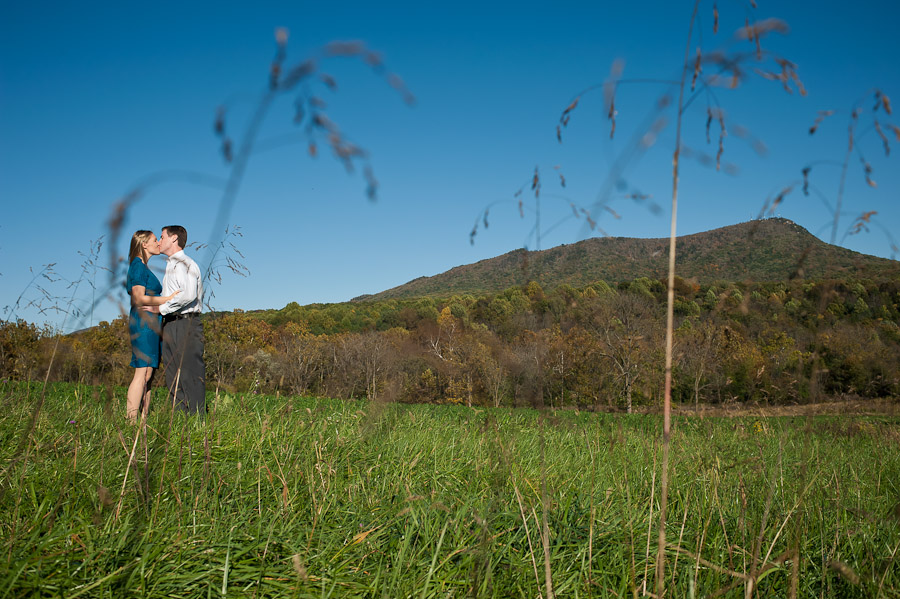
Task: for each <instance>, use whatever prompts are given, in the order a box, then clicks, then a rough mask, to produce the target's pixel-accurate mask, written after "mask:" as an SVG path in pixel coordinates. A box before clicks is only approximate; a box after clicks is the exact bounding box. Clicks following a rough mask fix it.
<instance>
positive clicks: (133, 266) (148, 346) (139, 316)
mask: <svg viewBox="0 0 900 599" xmlns="http://www.w3.org/2000/svg"><path fill="white" fill-rule="evenodd" d="M158 254H159V241H157V239H156V235H154V234H153V232H151V231H144V230H141V231H136V232H135V234H134V235H132V236H131V249H130V250H129V251H128V261H129V266H128V278H127V279H126V281H125V288H126V289H127V290H128V294H129V295H130V296H131V313H130V314H129V317H128V331H129V332H130V333H131V366H133V367H134V378H133V379H132V380H131V384H130V385H129V386H128V395H127V399H126V414H127V416H128V418H129V419H130V420H131V421H136V420H137V416H138V411H141V413H142V415H143V416H146V415H147V409H148V408H149V407H150V380H151V379H152V378H153V369H154V368H157V367H158V366H159V335H160V332H161V331H162V317H161V316H160V315H159V306H161V305H163V304H164V303H166V302H167V301H169V300H170V299H172V298H173V297H175V296H176V295H177V294H178V293H179V292H178V291H176V292H175V293H173V294H172V295H169V296H166V297H159V294H160V293H161V292H162V284H161V283H160V282H159V279H158V278H156V275H155V274H153V273H152V272H151V271H150V269H149V268H148V267H147V260H149V259H150V256H156V255H158ZM142 400H143V410H141V403H142Z"/></svg>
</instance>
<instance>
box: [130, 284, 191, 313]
mask: <svg viewBox="0 0 900 599" xmlns="http://www.w3.org/2000/svg"><path fill="white" fill-rule="evenodd" d="M179 293H181V290H176V291H175V293H173V294H172V295H166V296H159V295H147V289H146V288H145V287H144V286H143V285H135V286H133V287H132V288H131V304H132V305H133V306H137V307H138V308H144V307H147V306H162V305H163V304H164V303H166V302H167V301H169V300H170V299H172V298H173V297H175V296H176V295H178V294H179Z"/></svg>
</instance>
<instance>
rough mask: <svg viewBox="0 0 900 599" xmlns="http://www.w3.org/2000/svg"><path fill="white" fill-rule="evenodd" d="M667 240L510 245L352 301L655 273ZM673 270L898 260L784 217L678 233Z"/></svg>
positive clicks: (773, 271) (765, 272) (879, 273)
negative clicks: (829, 239) (828, 238)
mask: <svg viewBox="0 0 900 599" xmlns="http://www.w3.org/2000/svg"><path fill="white" fill-rule="evenodd" d="M668 247H669V241H668V239H635V238H625V237H595V238H591V239H586V240H584V241H579V242H577V243H573V244H569V245H561V246H558V247H555V248H551V249H548V250H543V251H540V252H530V251H527V250H515V251H512V252H509V253H507V254H504V255H502V256H498V257H496V258H490V259H487V260H481V261H480V262H476V263H474V264H468V265H464V266H457V267H456V268H452V269H450V270H448V271H446V272H443V273H441V274H438V275H435V276H432V277H419V278H418V279H413V280H412V281H410V282H408V283H406V284H404V285H400V286H399V287H394V288H393V289H388V290H386V291H382V292H380V293H377V294H374V295H366V296H362V297H359V298H355V300H378V299H401V298H412V297H423V296H434V297H450V296H452V295H458V294H464V293H471V294H482V293H491V292H499V291H502V290H504V289H507V288H509V287H512V286H515V285H522V284H525V283H527V282H528V281H530V280H536V281H538V282H539V283H540V284H541V286H543V287H545V288H548V289H552V288H554V287H556V286H558V285H562V284H568V285H572V286H574V287H578V286H584V285H588V284H590V283H593V282H595V281H597V280H600V279H602V280H604V281H607V282H609V283H613V282H618V281H622V280H632V279H636V278H639V277H649V278H656V279H662V278H665V277H666V272H667V266H668ZM677 260H678V262H677V274H678V276H680V277H682V278H684V279H696V280H697V281H698V282H699V283H710V282H714V281H778V280H787V279H790V278H795V277H802V278H808V279H831V278H833V279H845V278H848V277H852V278H873V279H881V278H900V262H898V261H896V260H888V259H886V258H878V257H875V256H868V255H865V254H860V253H858V252H854V251H851V250H848V249H845V248H841V247H837V246H833V245H830V244H827V243H825V242H823V241H821V240H820V239H818V238H817V237H815V236H814V235H812V234H811V233H809V231H807V230H806V229H804V228H803V227H801V226H800V225H797V224H795V223H793V222H791V221H789V220H787V219H782V218H770V219H765V220H756V221H750V222H746V223H741V224H738V225H731V226H728V227H722V228H720V229H714V230H712V231H706V232H704V233H697V234H694V235H686V236H684V237H679V238H678V245H677Z"/></svg>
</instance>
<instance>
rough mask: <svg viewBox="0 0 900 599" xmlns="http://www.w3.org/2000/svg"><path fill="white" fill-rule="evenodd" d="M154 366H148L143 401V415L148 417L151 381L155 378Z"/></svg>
mask: <svg viewBox="0 0 900 599" xmlns="http://www.w3.org/2000/svg"><path fill="white" fill-rule="evenodd" d="M153 372H154V369H153V368H147V374H146V378H145V379H144V398H143V401H142V402H141V417H142V418H146V417H147V412H149V411H150V381H152V380H153Z"/></svg>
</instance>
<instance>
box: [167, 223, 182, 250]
mask: <svg viewBox="0 0 900 599" xmlns="http://www.w3.org/2000/svg"><path fill="white" fill-rule="evenodd" d="M163 231H166V232H168V234H169V235H174V236H175V237H177V238H178V245H179V246H181V249H184V248H186V247H187V231H185V230H184V227H182V226H181V225H168V226H166V227H163Z"/></svg>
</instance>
